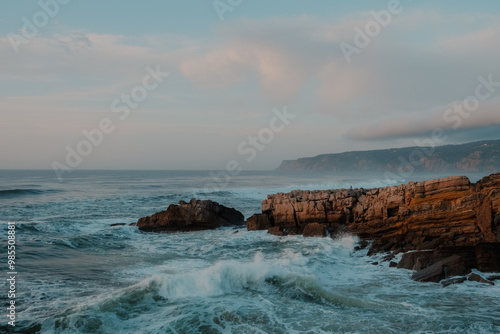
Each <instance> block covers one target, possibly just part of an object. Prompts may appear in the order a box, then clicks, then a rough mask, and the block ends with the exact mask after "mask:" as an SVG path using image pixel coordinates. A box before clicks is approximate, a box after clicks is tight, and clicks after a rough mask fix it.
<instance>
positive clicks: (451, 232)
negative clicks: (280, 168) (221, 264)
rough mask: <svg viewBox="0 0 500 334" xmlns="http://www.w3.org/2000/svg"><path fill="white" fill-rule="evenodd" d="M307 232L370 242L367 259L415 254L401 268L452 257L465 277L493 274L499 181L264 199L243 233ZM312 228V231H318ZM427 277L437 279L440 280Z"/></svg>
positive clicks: (499, 232) (498, 268)
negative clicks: (380, 254) (378, 255)
mask: <svg viewBox="0 0 500 334" xmlns="http://www.w3.org/2000/svg"><path fill="white" fill-rule="evenodd" d="M309 224H318V225H323V227H324V230H327V231H329V232H330V233H332V231H337V230H342V229H346V230H348V231H350V232H351V233H354V234H356V235H358V236H359V237H361V238H362V239H365V240H371V241H372V245H371V249H370V252H369V254H374V253H377V252H391V253H392V254H397V253H401V252H408V251H416V252H414V253H408V254H407V255H406V254H405V256H404V257H403V259H402V260H401V263H400V264H399V265H398V266H399V267H402V268H407V269H414V270H421V269H424V268H426V267H429V266H432V265H433V264H436V263H438V262H440V261H443V260H445V259H447V258H449V257H451V256H453V255H458V256H459V257H460V261H462V262H463V267H464V268H465V269H464V271H465V272H467V271H470V269H471V268H478V269H479V270H481V271H489V272H500V174H492V175H490V176H487V177H485V178H483V179H481V180H480V181H479V182H477V183H475V184H473V183H471V182H470V180H469V179H468V178H467V177H464V176H456V177H448V178H443V179H436V180H429V181H421V182H410V183H408V184H403V185H399V186H390V187H385V188H376V189H351V190H347V189H338V190H319V191H300V190H296V191H292V192H290V193H286V194H285V193H279V194H274V195H268V198H267V200H264V201H263V202H262V213H261V214H257V215H254V216H252V217H251V219H249V223H248V224H247V227H248V229H249V230H256V229H269V232H270V233H273V234H277V235H286V234H302V233H303V232H304V231H307V230H306V226H309ZM318 225H312V226H316V227H315V229H317V230H321V228H320V227H317V226H318ZM307 233H309V232H308V231H307ZM332 234H334V233H332ZM448 275H450V273H448ZM435 276H436V277H437V276H439V277H441V278H444V276H443V272H441V273H439V275H438V274H436V275H435ZM432 280H435V278H432Z"/></svg>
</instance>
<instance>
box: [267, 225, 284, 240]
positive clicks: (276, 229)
mask: <svg viewBox="0 0 500 334" xmlns="http://www.w3.org/2000/svg"><path fill="white" fill-rule="evenodd" d="M267 233H269V234H273V235H277V236H279V237H283V236H285V235H288V233H286V231H284V230H283V229H282V228H281V227H279V226H274V227H270V228H269V229H268V230H267Z"/></svg>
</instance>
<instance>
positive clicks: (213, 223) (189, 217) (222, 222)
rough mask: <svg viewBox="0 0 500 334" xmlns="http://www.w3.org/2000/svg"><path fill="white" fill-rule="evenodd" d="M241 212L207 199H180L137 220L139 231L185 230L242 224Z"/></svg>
mask: <svg viewBox="0 0 500 334" xmlns="http://www.w3.org/2000/svg"><path fill="white" fill-rule="evenodd" d="M243 224H244V217H243V214H241V212H239V211H237V210H235V209H233V208H228V207H225V206H224V205H220V204H219V203H216V202H213V201H208V200H203V201H202V200H197V199H194V198H193V199H191V201H190V202H189V203H186V202H184V201H180V202H179V205H175V204H172V205H170V206H169V207H168V208H167V210H165V211H161V212H158V213H156V214H154V215H152V216H150V217H144V218H141V219H139V220H138V221H137V226H138V227H139V229H140V230H141V231H146V232H186V231H199V230H211V229H215V228H218V227H221V226H234V225H243Z"/></svg>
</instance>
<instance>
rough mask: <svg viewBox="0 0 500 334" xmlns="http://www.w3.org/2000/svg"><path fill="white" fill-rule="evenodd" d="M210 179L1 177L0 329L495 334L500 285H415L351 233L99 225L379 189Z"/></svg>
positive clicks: (90, 174)
mask: <svg viewBox="0 0 500 334" xmlns="http://www.w3.org/2000/svg"><path fill="white" fill-rule="evenodd" d="M433 177H436V175H425V176H422V175H420V176H418V175H417V176H414V179H423V178H433ZM472 178H473V179H474V181H475V179H477V178H479V176H474V175H473V176H472ZM220 181H221V180H219V182H216V181H215V180H214V179H213V178H212V177H211V176H210V174H209V172H203V171H196V172H185V171H177V172H176V171H168V172H162V171H157V172H145V171H119V172H118V171H116V172H112V171H75V172H73V173H72V174H69V175H68V176H67V177H66V178H65V180H64V181H63V182H59V181H58V180H57V179H56V177H55V175H54V174H53V172H50V171H0V212H1V216H0V224H1V226H2V227H3V234H2V239H1V240H2V243H3V244H4V245H5V246H3V247H2V249H4V252H5V258H6V257H7V254H6V253H7V249H6V246H7V223H8V222H15V223H16V242H17V244H16V246H17V248H16V257H17V259H16V270H17V272H18V274H17V281H16V290H17V293H16V306H17V310H16V311H17V312H16V327H15V328H13V327H11V326H9V325H8V324H7V321H8V318H7V317H6V316H4V317H3V319H2V322H1V323H0V332H7V333H8V332H16V331H17V332H19V333H36V332H40V333H500V284H497V285H495V286H489V285H484V284H479V283H473V282H466V283H465V284H461V285H453V286H449V287H447V288H443V287H441V285H439V284H434V283H416V282H413V281H411V280H410V276H411V272H410V271H407V270H402V269H395V268H389V267H388V264H387V263H383V262H382V261H381V258H380V257H372V258H369V257H367V256H366V251H354V247H355V245H356V242H357V240H356V238H355V237H353V236H351V235H343V236H339V238H337V239H331V238H324V239H319V238H303V237H301V236H292V237H276V236H272V235H269V234H267V233H266V232H264V231H257V232H248V231H246V230H245V229H244V228H237V229H234V228H223V229H220V230H215V231H202V232H192V233H174V234H149V233H143V232H139V231H138V230H137V228H136V227H133V226H128V225H124V226H116V227H111V226H110V224H114V223H126V224H129V223H131V222H135V221H137V219H138V218H140V217H143V216H146V215H151V214H153V213H155V212H157V211H160V210H164V209H166V207H167V206H168V205H169V204H172V203H177V202H178V201H179V200H189V199H190V198H191V197H196V198H200V199H212V200H214V201H217V202H219V203H221V204H224V205H226V206H230V207H234V208H236V209H238V210H240V211H242V212H243V214H244V215H245V217H248V216H250V215H251V214H253V213H256V212H259V211H260V203H261V201H262V200H263V199H265V198H266V195H267V194H270V193H276V192H288V191H291V190H293V189H298V188H300V189H330V188H341V187H344V188H348V187H350V186H351V185H352V186H354V187H364V188H369V187H376V186H384V185H386V183H385V181H383V180H381V179H379V178H377V177H376V176H374V175H361V176H359V175H357V176H353V175H332V174H313V175H296V174H293V173H289V174H283V173H279V172H244V173H242V174H241V175H239V176H233V177H231V179H230V180H223V181H224V182H223V183H224V184H221V182H220ZM226 181H227V182H226ZM402 181H404V180H395V181H394V183H398V182H402ZM374 261H379V262H380V263H381V265H373V264H372V263H373V262H374ZM4 263H5V262H4ZM7 271H8V270H7V268H6V267H5V269H4V270H3V273H4V274H3V276H5V278H7ZM7 289H8V287H7V285H3V289H2V293H0V298H1V299H2V302H3V303H6V302H7V301H8V298H7ZM5 305H6V304H5ZM5 314H7V312H6V311H5Z"/></svg>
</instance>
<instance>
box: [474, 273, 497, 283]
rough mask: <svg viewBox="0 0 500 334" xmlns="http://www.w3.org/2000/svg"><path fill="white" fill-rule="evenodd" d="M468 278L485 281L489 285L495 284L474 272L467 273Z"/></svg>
mask: <svg viewBox="0 0 500 334" xmlns="http://www.w3.org/2000/svg"><path fill="white" fill-rule="evenodd" d="M468 280H469V281H473V282H479V283H486V284H490V285H495V283H493V282H491V281H488V280H485V279H484V278H482V277H481V276H479V275H478V274H474V273H472V274H470V275H469V278H468Z"/></svg>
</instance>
